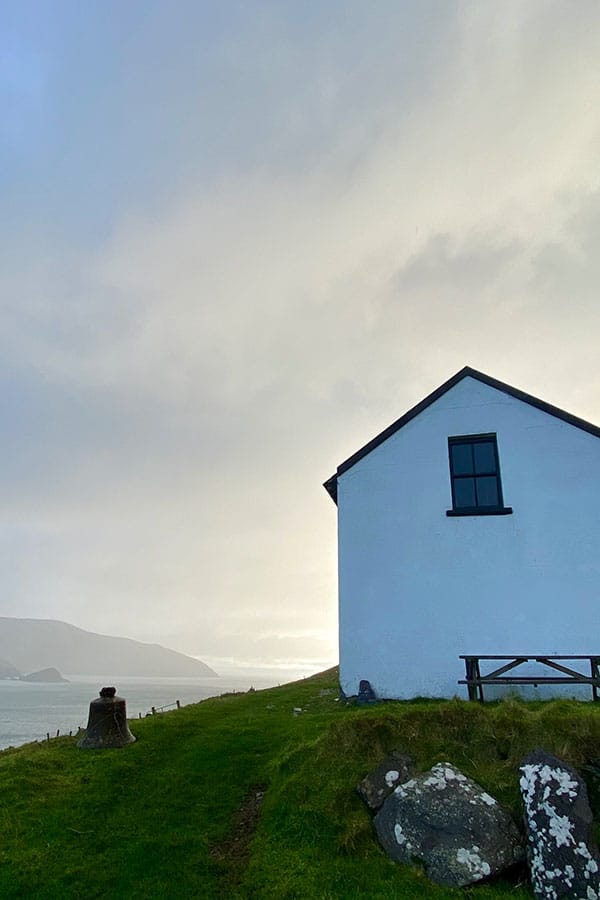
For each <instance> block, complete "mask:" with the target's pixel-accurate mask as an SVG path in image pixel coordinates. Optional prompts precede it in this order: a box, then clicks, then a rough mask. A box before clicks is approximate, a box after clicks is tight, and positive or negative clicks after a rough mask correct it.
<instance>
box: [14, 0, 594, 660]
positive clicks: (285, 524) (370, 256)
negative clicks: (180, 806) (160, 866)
mask: <svg viewBox="0 0 600 900" xmlns="http://www.w3.org/2000/svg"><path fill="white" fill-rule="evenodd" d="M0 44H1V53H0V106H1V115H0V198H1V199H0V232H1V234H0V256H1V264H0V302H1V319H0V381H1V390H0V404H1V408H2V420H1V421H2V436H1V438H2V439H1V441H0V460H1V465H0V482H1V485H0V488H1V497H2V502H1V504H0V511H1V522H0V527H1V532H0V534H1V542H0V553H1V556H0V587H1V589H0V615H9V616H35V617H47V618H60V619H63V620H66V621H69V622H71V623H73V624H76V625H79V626H81V627H84V628H89V629H91V630H96V631H102V632H105V633H112V634H122V635H126V636H129V637H134V638H139V639H141V640H158V641H160V642H162V643H165V644H167V645H169V646H172V647H175V648H177V649H180V650H183V651H185V652H188V653H193V654H196V655H199V656H200V657H201V658H204V659H206V660H207V661H210V662H212V663H213V664H214V665H215V667H217V668H218V667H219V665H220V664H225V663H226V662H227V661H228V660H229V661H230V660H232V659H233V660H236V661H243V662H244V663H247V664H248V663H250V664H256V665H258V664H264V665H266V664H268V665H276V664H289V665H294V666H306V668H307V670H308V669H309V668H310V667H322V666H325V665H330V664H332V663H333V662H334V661H335V659H336V624H337V613H336V547H335V531H336V516H335V507H334V505H333V503H332V502H331V500H330V499H329V497H328V495H327V494H326V492H325V491H324V490H323V488H322V486H321V484H322V482H323V481H324V480H325V478H327V477H328V476H329V475H331V474H332V472H333V471H334V470H335V467H336V465H337V464H338V463H339V462H341V461H342V460H343V459H345V458H346V457H347V456H349V455H350V454H351V453H352V452H353V451H354V450H356V449H357V448H358V447H359V446H361V445H362V444H364V443H365V442H366V441H367V440H368V439H370V438H371V437H373V435H374V434H376V433H377V432H379V431H380V430H381V429H382V428H383V427H385V426H386V425H388V424H389V423H390V422H391V421H393V420H394V419H396V418H397V417H398V416H399V415H401V414H402V413H403V412H404V411H405V410H406V409H407V408H409V407H410V406H412V405H413V404H414V403H416V402H417V401H418V400H420V399H421V398H422V397H423V396H425V395H426V394H427V393H429V391H431V390H433V389H434V388H435V387H436V386H437V385H438V384H440V383H441V382H442V381H444V380H445V379H446V378H448V377H449V376H450V375H452V374H453V373H454V372H455V371H457V370H458V369H460V368H461V367H462V366H463V365H465V364H468V365H471V366H474V367H476V368H479V369H481V370H483V371H484V372H487V373H488V374H490V375H493V376H495V377H497V378H500V379H502V380H504V381H508V382H509V383H511V384H514V385H516V386H517V387H520V388H522V389H524V390H526V391H529V392H531V393H533V394H536V395H538V396H540V397H542V398H543V399H545V400H548V401H550V402H552V403H555V404H557V405H559V406H562V407H564V408H566V409H568V410H569V411H571V412H573V413H575V414H577V415H579V416H583V417H584V418H587V419H590V420H592V421H595V422H599V421H600V379H599V377H598V374H597V373H598V333H599V328H600V298H599V296H598V285H599V284H600V250H599V248H600V62H599V57H598V47H599V46H600V5H599V4H598V3H597V2H595V0H594V2H586V0H578V2H577V3H576V4H573V3H570V2H566V0H565V2H559V3H557V2H552V0H542V2H529V0H519V2H511V0H503V2H502V3H495V2H483V3H475V2H468V3H461V2H450V0H448V2H442V0H437V2H427V0H419V2H416V0H415V2H399V0H390V2H387V0H374V2H372V3H368V4H367V3H364V2H363V0H344V2H337V0H327V2H323V0H314V2H313V0H302V2H299V0H294V2H287V0H272V2H267V0H264V2H258V0H239V2H235V0H219V2H217V0H214V2H212V0H211V2H208V0H189V2H188V0H176V2H167V0H161V2H154V0H144V2H141V0H131V2H126V3H123V2H122V0H114V2H111V0H101V2H100V0H98V2H92V0H89V2H85V3H80V2H64V0H52V2H43V0H38V2H28V0H18V2H16V0H15V2H12V0H6V2H4V3H3V4H2V7H1V12H0Z"/></svg>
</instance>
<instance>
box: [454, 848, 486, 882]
mask: <svg viewBox="0 0 600 900" xmlns="http://www.w3.org/2000/svg"><path fill="white" fill-rule="evenodd" d="M456 861H457V862H458V863H460V864H461V865H462V866H466V868H467V870H468V872H469V875H472V876H474V877H475V878H487V876H488V875H489V874H490V873H491V871H492V870H491V867H490V864H489V863H488V862H486V861H485V860H484V859H482V858H481V856H480V855H479V847H477V846H474V847H472V848H471V849H470V850H468V849H467V848H466V847H460V848H459V849H458V850H457V851H456Z"/></svg>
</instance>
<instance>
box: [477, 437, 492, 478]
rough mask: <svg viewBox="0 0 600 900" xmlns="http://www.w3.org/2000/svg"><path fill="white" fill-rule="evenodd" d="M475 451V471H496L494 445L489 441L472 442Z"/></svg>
mask: <svg viewBox="0 0 600 900" xmlns="http://www.w3.org/2000/svg"><path fill="white" fill-rule="evenodd" d="M473 451H474V453H475V472H476V473H477V472H486V473H488V474H489V473H490V472H495V471H496V455H495V453H494V445H493V443H492V442H491V441H480V442H478V443H476V444H473Z"/></svg>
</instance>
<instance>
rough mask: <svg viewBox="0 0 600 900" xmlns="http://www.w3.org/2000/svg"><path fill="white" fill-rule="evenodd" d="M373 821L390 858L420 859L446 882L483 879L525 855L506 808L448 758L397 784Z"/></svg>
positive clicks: (433, 876)
mask: <svg viewBox="0 0 600 900" xmlns="http://www.w3.org/2000/svg"><path fill="white" fill-rule="evenodd" d="M373 822H374V825H375V829H376V831H377V836H378V837H379V840H380V842H381V844H382V846H383V848H384V849H385V850H386V852H387V853H388V855H389V856H391V858H392V859H394V860H396V861H397V862H401V863H410V862H411V861H412V860H413V859H417V860H420V861H421V862H422V863H423V864H424V866H425V870H426V873H427V876H428V877H429V878H430V879H431V880H432V881H435V882H436V883H437V884H441V885H447V886H449V887H462V886H463V885H466V884H472V883H473V882H476V881H481V880H482V879H484V878H488V877H489V876H490V875H495V874H496V873H498V872H501V871H502V870H503V869H506V868H508V867H509V866H511V865H514V863H517V862H519V861H520V860H521V859H522V858H523V855H524V852H523V845H522V840H521V836H520V834H519V831H518V829H517V827H516V825H515V823H514V822H513V820H512V819H511V817H510V815H509V813H508V812H507V811H506V810H505V809H503V808H502V807H501V806H500V805H499V804H498V802H497V801H496V800H495V799H494V798H493V797H491V796H490V795H489V794H488V793H486V792H485V791H484V790H483V788H482V787H480V786H479V785H478V784H476V783H475V782H474V781H471V779H470V778H467V776H466V775H463V773H462V772H460V771H459V770H458V769H456V768H455V767H454V766H453V765H451V764H450V763H447V762H444V763H437V764H436V765H435V766H433V768H432V769H430V770H429V772H425V773H424V774H423V775H418V776H417V777H415V778H412V779H410V781H407V782H405V783H404V784H401V785H399V786H398V787H397V788H396V789H395V790H394V791H393V793H391V794H390V795H389V797H388V798H387V799H386V800H385V802H384V804H383V806H382V808H381V809H380V810H379V812H378V813H377V815H376V816H375V818H374V820H373Z"/></svg>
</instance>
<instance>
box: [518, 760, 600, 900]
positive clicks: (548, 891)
mask: <svg viewBox="0 0 600 900" xmlns="http://www.w3.org/2000/svg"><path fill="white" fill-rule="evenodd" d="M520 772H521V779H520V787H521V794H522V797H523V804H524V807H525V828H526V831H527V857H528V861H529V868H530V871H531V884H532V887H533V893H534V895H535V896H536V897H543V898H547V900H559V898H561V897H568V898H569V900H600V856H599V854H598V848H597V847H596V844H595V842H594V839H593V836H592V811H591V809H590V805H589V803H588V797H587V790H586V786H585V783H584V782H583V780H582V779H581V778H580V776H579V775H578V774H577V772H576V771H575V769H574V768H573V767H572V766H570V765H568V764H567V763H565V762H562V760H560V759H557V758H556V757H555V756H552V755H551V754H550V753H546V752H545V751H544V750H535V751H534V752H533V753H530V754H529V755H528V756H526V757H525V759H524V760H523V762H522V763H521V766H520Z"/></svg>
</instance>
